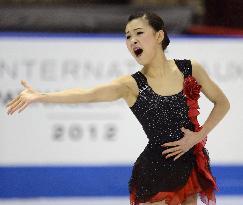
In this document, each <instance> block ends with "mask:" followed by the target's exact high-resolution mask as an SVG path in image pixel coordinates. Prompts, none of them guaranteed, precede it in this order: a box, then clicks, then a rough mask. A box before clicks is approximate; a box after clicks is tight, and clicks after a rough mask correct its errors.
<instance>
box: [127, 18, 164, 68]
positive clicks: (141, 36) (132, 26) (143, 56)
mask: <svg viewBox="0 0 243 205" xmlns="http://www.w3.org/2000/svg"><path fill="white" fill-rule="evenodd" d="M125 33H126V45H127V48H128V50H129V51H130V53H131V54H132V56H133V57H134V58H135V59H136V61H137V62H138V63H139V64H141V65H146V64H149V63H150V62H151V60H152V59H153V58H154V56H155V54H156V52H157V51H158V50H160V51H161V50H162V47H161V41H162V40H163V36H161V32H160V34H159V32H155V31H154V29H153V28H152V27H151V26H150V25H149V24H148V21H147V20H146V19H143V18H137V19H134V20H132V21H130V22H129V23H128V24H127V25H126V29H125Z"/></svg>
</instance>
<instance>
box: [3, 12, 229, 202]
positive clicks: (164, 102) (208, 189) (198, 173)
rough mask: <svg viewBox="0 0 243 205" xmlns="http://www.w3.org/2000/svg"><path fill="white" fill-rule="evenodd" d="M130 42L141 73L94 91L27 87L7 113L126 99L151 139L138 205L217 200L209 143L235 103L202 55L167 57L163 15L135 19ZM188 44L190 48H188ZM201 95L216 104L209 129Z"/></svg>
mask: <svg viewBox="0 0 243 205" xmlns="http://www.w3.org/2000/svg"><path fill="white" fill-rule="evenodd" d="M125 35H126V45H127V48H128V50H129V51H130V53H131V54H132V56H133V57H134V58H135V59H136V61H137V62H138V63H139V64H140V65H142V68H141V70H139V71H137V72H134V73H132V74H131V75H123V76H119V77H117V78H116V79H113V80H111V81H110V82H109V83H104V84H100V85H97V86H94V87H92V88H89V89H81V88H80V89H68V90H64V91H60V92H49V93H42V92H39V91H37V90H34V89H33V88H32V87H31V86H30V85H29V84H28V83H27V82H26V81H21V83H22V85H23V86H24V88H25V89H24V90H23V91H22V92H21V93H20V94H19V95H18V96H16V98H15V99H13V100H12V101H10V102H9V103H7V105H6V106H7V107H8V111H7V113H8V114H13V113H14V112H15V111H18V112H21V111H23V110H24V109H25V108H26V107H27V106H28V105H30V104H31V103H34V102H43V103H82V102H83V103H84V102H85V103H88V102H102V101H114V100H118V99H120V98H122V99H124V100H125V102H126V103H127V105H128V107H129V108H130V110H131V111H132V112H133V114H134V115H135V116H136V118H137V119H138V121H139V122H140V123H141V125H142V127H143V129H144V131H145V133H146V135H147V138H148V144H147V145H146V147H145V148H144V150H143V152H142V153H141V154H140V155H139V157H138V158H137V160H136V162H135V163H134V166H133V170H132V174H131V178H130V180H129V183H128V185H129V186H128V187H129V192H130V196H129V197H130V204H131V205H148V204H150V205H164V204H169V205H179V204H182V205H195V204H197V197H198V195H199V196H200V199H201V200H202V202H204V203H205V204H207V205H210V204H216V198H215V191H217V185H216V181H215V178H214V177H213V175H212V173H211V170H210V164H209V156H208V152H207V150H206V149H205V147H204V145H205V143H206V139H207V135H208V133H209V132H210V131H211V130H212V129H213V128H215V126H216V125H217V124H218V123H219V122H220V121H221V120H222V119H223V117H224V116H225V115H226V113H227V112H228V110H229V108H230V103H229V101H228V99H227V98H226V96H225V95H224V93H223V92H222V90H221V89H220V88H219V87H218V86H217V85H216V83H215V82H213V80H212V79H211V78H210V77H209V76H208V74H207V72H206V71H205V69H204V68H203V67H202V66H201V65H200V64H199V63H198V62H197V61H195V60H189V59H180V60H179V59H167V57H166V56H165V53H164V50H165V49H166V47H167V46H168V45H169V43H170V40H169V38H168V35H167V32H166V30H165V27H164V22H163V20H162V19H161V18H160V17H159V16H158V15H156V14H154V13H151V12H145V13H136V14H134V15H131V16H129V18H128V22H127V24H126V27H125ZM185 49H186V48H185ZM200 92H202V93H203V94H204V95H205V96H206V97H207V98H208V99H209V100H210V101H211V102H212V103H213V104H214V107H213V109H212V110H211V112H210V114H209V116H208V118H207V120H206V121H205V122H204V124H203V126H200V125H199V123H198V121H197V116H198V114H199V112H198V108H199V107H198V99H199V97H200Z"/></svg>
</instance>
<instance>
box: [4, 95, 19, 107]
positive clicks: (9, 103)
mask: <svg viewBox="0 0 243 205" xmlns="http://www.w3.org/2000/svg"><path fill="white" fill-rule="evenodd" d="M19 97H20V96H18V97H16V98H14V99H13V100H11V101H10V102H8V103H7V105H6V107H9V106H11V105H12V104H13V103H15V102H16V101H17V100H18V99H19Z"/></svg>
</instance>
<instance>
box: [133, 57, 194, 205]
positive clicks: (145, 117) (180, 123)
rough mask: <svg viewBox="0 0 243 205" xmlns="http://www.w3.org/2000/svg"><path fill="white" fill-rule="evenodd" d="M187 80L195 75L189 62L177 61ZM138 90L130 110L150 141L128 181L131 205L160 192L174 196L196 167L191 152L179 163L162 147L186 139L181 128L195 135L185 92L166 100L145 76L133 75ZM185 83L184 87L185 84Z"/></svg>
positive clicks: (170, 96)
mask: <svg viewBox="0 0 243 205" xmlns="http://www.w3.org/2000/svg"><path fill="white" fill-rule="evenodd" d="M174 61H175V63H176V65H177V67H178V69H179V70H180V71H181V72H182V74H183V75H184V83H185V79H186V78H187V77H188V76H190V75H191V74H192V67H191V62H190V60H174ZM132 77H133V78H134V79H135V80H136V83H137V85H138V88H139V94H138V97H137V100H136V102H135V103H134V104H133V105H132V106H131V107H130V109H131V111H132V112H133V114H134V115H135V117H136V118H137V119H138V121H139V122H140V124H141V125H142V127H143V130H144V132H145V134H146V136H147V138H148V144H147V145H146V147H145V148H144V150H143V152H142V153H141V154H140V155H139V157H138V158H137V160H136V162H135V163H134V166H133V170H132V175H131V178H130V180H129V192H130V196H131V197H130V203H131V205H136V204H138V202H139V203H145V202H147V201H149V199H150V198H151V197H153V196H154V195H156V194H157V193H158V192H173V191H175V190H178V189H180V188H182V187H183V186H184V185H185V184H186V183H187V181H188V179H189V176H190V174H191V173H192V170H193V168H194V167H195V166H196V156H195V155H194V149H195V146H194V147H193V148H191V149H190V150H189V151H187V152H186V153H185V154H184V155H182V156H181V157H180V158H178V159H177V160H176V161H174V160H173V157H171V158H168V159H166V158H165V156H164V155H162V152H163V150H164V149H166V148H163V147H161V145H162V144H164V143H166V142H171V141H176V140H179V139H181V138H182V137H183V132H182V131H181V127H184V128H186V129H189V130H191V131H195V128H196V126H195V124H194V123H193V122H192V121H191V119H190V116H189V115H188V112H189V106H188V105H187V96H186V94H185V93H184V88H183V90H181V91H180V92H178V93H176V94H173V95H168V96H163V95H160V94H157V93H156V92H155V91H154V90H153V89H152V88H151V87H150V86H149V84H148V81H147V78H146V77H145V75H144V74H143V73H141V72H140V71H137V72H136V73H134V74H132ZM184 83H183V84H184Z"/></svg>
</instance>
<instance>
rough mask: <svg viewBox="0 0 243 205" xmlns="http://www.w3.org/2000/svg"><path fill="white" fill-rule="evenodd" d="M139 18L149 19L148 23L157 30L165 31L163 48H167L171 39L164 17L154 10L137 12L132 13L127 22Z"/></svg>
mask: <svg viewBox="0 0 243 205" xmlns="http://www.w3.org/2000/svg"><path fill="white" fill-rule="evenodd" d="M137 18H144V19H146V20H148V24H149V25H150V26H151V27H152V28H153V29H154V30H155V31H159V30H163V32H164V39H163V41H162V49H163V50H165V49H166V48H167V46H168V45H169V44H170V39H169V37H168V35H167V32H166V30H165V25H164V21H163V20H162V18H160V17H159V16H158V15H157V14H155V13H152V12H138V13H135V14H132V15H130V16H129V17H128V20H127V23H129V22H130V21H132V20H134V19H137Z"/></svg>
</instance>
